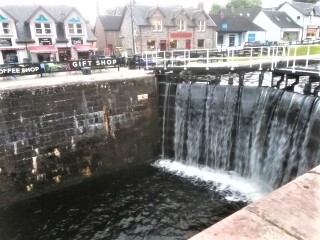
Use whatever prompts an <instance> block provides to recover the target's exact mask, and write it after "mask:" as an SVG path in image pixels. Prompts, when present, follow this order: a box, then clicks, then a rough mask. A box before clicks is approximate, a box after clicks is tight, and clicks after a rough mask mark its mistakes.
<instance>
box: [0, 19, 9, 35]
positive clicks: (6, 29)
mask: <svg viewBox="0 0 320 240" xmlns="http://www.w3.org/2000/svg"><path fill="white" fill-rule="evenodd" d="M0 31H1V32H0V34H3V35H8V34H11V27H10V23H8V22H2V23H1V29H0Z"/></svg>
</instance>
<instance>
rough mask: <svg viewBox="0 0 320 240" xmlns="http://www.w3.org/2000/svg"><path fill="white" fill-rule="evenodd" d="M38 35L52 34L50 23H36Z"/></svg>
mask: <svg viewBox="0 0 320 240" xmlns="http://www.w3.org/2000/svg"><path fill="white" fill-rule="evenodd" d="M35 28H36V34H51V24H50V23H35Z"/></svg>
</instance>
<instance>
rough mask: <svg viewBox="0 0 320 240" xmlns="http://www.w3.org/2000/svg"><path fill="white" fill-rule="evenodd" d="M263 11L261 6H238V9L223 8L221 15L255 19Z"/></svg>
mask: <svg viewBox="0 0 320 240" xmlns="http://www.w3.org/2000/svg"><path fill="white" fill-rule="evenodd" d="M261 11H262V9H261V8H236V9H233V10H231V9H226V8H224V9H221V13H220V15H223V16H231V15H233V16H242V17H246V18H248V19H249V20H251V21H253V20H254V19H255V18H256V16H258V14H259V13H260V12H261Z"/></svg>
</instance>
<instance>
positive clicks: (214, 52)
mask: <svg viewBox="0 0 320 240" xmlns="http://www.w3.org/2000/svg"><path fill="white" fill-rule="evenodd" d="M142 59H144V62H145V68H146V69H154V68H163V69H164V70H167V69H171V68H175V67H179V68H183V69H184V70H187V69H188V68H197V67H198V68H205V69H207V70H208V69H210V68H215V67H227V68H231V69H233V68H236V67H238V66H248V67H253V66H255V67H257V68H258V69H257V70H261V69H262V65H268V68H269V69H270V70H273V69H275V68H277V67H278V63H279V62H282V63H283V62H286V67H287V68H291V69H292V71H293V72H294V71H295V69H296V68H299V69H301V68H304V69H309V68H310V62H311V61H312V63H313V66H314V63H315V62H316V63H320V45H319V44H309V45H306V44H300V45H299V44H296V45H275V46H257V47H242V48H239V47H238V48H228V49H225V50H222V49H191V50H189V49H183V50H171V51H155V52H149V53H146V54H144V55H143V57H142ZM300 60H304V64H303V65H301V61H300ZM319 75H320V72H319Z"/></svg>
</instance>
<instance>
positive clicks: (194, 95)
mask: <svg viewBox="0 0 320 240" xmlns="http://www.w3.org/2000/svg"><path fill="white" fill-rule="evenodd" d="M166 104H167V103H166ZM319 125H320V103H319V101H318V99H317V98H316V97H312V96H304V95H300V94H296V93H291V92H283V91H281V90H276V89H271V88H258V87H237V86H220V85H217V86H216V85H207V84H201V83H194V84H185V83H182V84H178V85H177V88H176V96H175V122H174V126H172V127H174V137H173V138H174V141H173V144H174V146H172V147H173V148H174V154H175V160H177V161H180V162H184V163H185V164H187V165H201V166H207V167H210V168H212V169H219V170H224V171H234V172H237V173H238V174H240V175H242V176H244V177H248V178H253V179H256V180H259V181H263V182H264V183H265V184H267V185H268V186H270V187H272V188H277V187H279V186H281V185H283V184H285V183H287V182H289V181H291V180H292V179H294V178H295V177H297V176H299V175H301V174H303V173H305V172H306V171H308V170H309V169H310V168H312V167H314V166H316V165H318V164H320V150H319V143H320V140H318V139H319V135H320V132H319V131H320V130H319V129H320V127H319ZM163 132H164V130H163ZM315 141H318V142H315Z"/></svg>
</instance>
